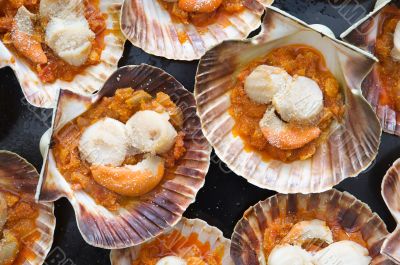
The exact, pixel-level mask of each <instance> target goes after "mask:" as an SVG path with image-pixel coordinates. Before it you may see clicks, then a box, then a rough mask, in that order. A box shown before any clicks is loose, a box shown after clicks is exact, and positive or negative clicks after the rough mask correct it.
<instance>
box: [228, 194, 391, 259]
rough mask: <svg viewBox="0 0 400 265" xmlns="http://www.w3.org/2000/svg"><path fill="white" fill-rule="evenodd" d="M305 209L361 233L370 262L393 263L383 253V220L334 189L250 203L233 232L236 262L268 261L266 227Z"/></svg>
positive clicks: (345, 228)
mask: <svg viewBox="0 0 400 265" xmlns="http://www.w3.org/2000/svg"><path fill="white" fill-rule="evenodd" d="M304 211H310V212H314V213H316V214H317V215H318V218H319V219H321V220H324V221H325V220H330V221H332V222H334V223H336V224H338V225H340V226H341V227H342V228H343V229H344V230H345V231H349V232H356V231H358V232H360V233H361V235H362V238H363V240H364V241H365V242H366V243H367V248H368V251H369V256H370V257H372V261H371V265H378V264H379V265H394V263H393V262H391V261H390V260H389V259H387V258H386V257H385V256H383V255H381V254H380V250H381V246H382V243H383V241H384V240H385V237H386V236H387V235H388V231H387V229H386V225H385V223H384V222H383V221H382V219H381V218H380V217H379V216H378V215H377V214H376V213H373V212H372V211H371V209H370V208H369V206H368V205H366V204H365V203H363V202H361V201H359V200H357V198H355V197H354V196H353V195H351V194H350V193H348V192H340V191H338V190H335V189H332V190H329V191H326V192H323V193H316V194H288V195H286V194H276V195H274V196H271V197H269V198H268V199H266V200H264V201H260V202H258V203H257V204H255V205H254V206H251V207H250V208H249V209H247V210H246V212H245V213H244V215H243V217H242V219H240V220H239V222H238V223H237V224H236V226H235V229H234V231H233V234H232V244H231V256H232V259H233V260H234V262H235V264H236V265H263V264H265V257H264V252H263V244H264V233H265V230H266V229H267V228H268V227H269V226H270V225H271V223H273V222H274V221H275V220H276V219H278V218H284V217H289V216H290V215H298V213H299V212H300V213H302V212H304ZM300 220H301V215H300ZM338 264H339V263H338ZM343 265H345V264H343Z"/></svg>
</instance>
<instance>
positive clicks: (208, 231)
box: [110, 217, 233, 265]
mask: <svg viewBox="0 0 400 265" xmlns="http://www.w3.org/2000/svg"><path fill="white" fill-rule="evenodd" d="M172 231H179V232H181V234H182V235H183V236H189V235H190V234H191V233H197V234H198V235H199V240H200V241H201V242H202V243H206V242H209V243H210V249H211V251H214V250H215V249H216V248H217V247H219V246H220V245H223V249H224V254H223V257H222V259H221V265H233V261H232V259H231V257H230V252H229V251H230V246H231V241H230V240H229V239H226V238H225V237H224V235H223V234H222V232H221V231H220V230H219V229H218V228H216V227H214V226H210V225H209V224H207V223H206V222H204V221H203V220H200V219H187V218H184V217H183V218H182V219H181V221H180V222H179V223H178V224H177V225H176V226H174V227H173V228H171V229H170V230H168V231H167V232H165V234H169V233H171V232H172ZM153 240H157V238H155V239H152V240H151V241H149V242H152V241H153ZM181 243H182V241H179V244H181ZM140 249H141V245H138V246H135V247H131V248H126V249H118V250H111V254H110V259H111V265H131V264H133V262H134V261H135V260H136V259H137V257H138V255H139V253H140Z"/></svg>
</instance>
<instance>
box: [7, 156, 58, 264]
mask: <svg viewBox="0 0 400 265" xmlns="http://www.w3.org/2000/svg"><path fill="white" fill-rule="evenodd" d="M0 172H1V174H0V183H1V184H0V190H2V191H6V192H10V193H14V194H21V193H24V194H27V195H29V196H27V199H29V198H31V199H32V201H33V200H34V199H35V198H34V196H35V189H36V185H37V183H38V180H39V173H38V172H37V171H36V169H35V168H34V166H32V165H31V164H30V163H29V162H28V161H26V160H25V159H24V158H22V157H20V156H19V155H17V154H15V153H12V152H9V151H5V150H0ZM38 206H39V216H38V217H37V219H36V230H35V232H38V233H39V234H40V237H39V238H38V239H37V240H36V242H35V244H33V246H32V248H31V249H30V250H31V251H32V254H30V253H29V255H27V256H26V257H24V260H23V262H22V263H21V264H26V265H41V264H43V262H44V260H45V258H46V256H47V254H48V253H49V251H50V248H51V245H52V243H53V235H54V229H55V226H56V218H55V216H54V206H53V204H52V203H42V202H41V203H39V204H38Z"/></svg>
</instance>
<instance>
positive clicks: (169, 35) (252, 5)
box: [121, 0, 273, 61]
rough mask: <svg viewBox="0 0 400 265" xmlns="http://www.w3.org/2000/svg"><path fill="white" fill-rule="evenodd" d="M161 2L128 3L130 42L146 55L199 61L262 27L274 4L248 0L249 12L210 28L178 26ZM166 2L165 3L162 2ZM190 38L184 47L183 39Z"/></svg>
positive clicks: (124, 20) (125, 16) (125, 23)
mask: <svg viewBox="0 0 400 265" xmlns="http://www.w3.org/2000/svg"><path fill="white" fill-rule="evenodd" d="M158 1H159V0H125V1H124V4H123V6H122V14H121V30H122V32H123V33H124V35H125V36H126V38H127V39H128V40H129V41H130V42H131V43H132V44H133V45H134V46H137V47H139V48H141V49H143V50H144V51H145V52H147V53H150V54H153V55H157V56H162V57H165V58H168V59H173V60H186V61H191V60H196V59H199V58H200V57H201V56H202V55H203V54H204V53H205V52H206V51H207V50H208V49H210V48H211V47H213V46H214V45H216V44H219V43H221V42H222V41H224V40H229V39H245V38H246V37H247V36H248V35H249V34H250V32H252V31H253V30H255V29H257V28H258V27H259V26H260V23H261V22H260V21H261V15H262V14H263V12H264V7H263V6H264V5H269V4H272V2H273V0H244V3H245V9H244V11H241V12H239V13H235V14H232V15H229V16H228V20H229V25H228V26H227V25H226V22H222V21H217V22H215V23H213V24H211V25H209V26H207V27H204V28H198V27H195V26H193V25H192V24H183V23H179V22H174V21H173V20H172V18H171V16H170V14H169V13H168V11H167V10H165V9H164V8H163V7H162V6H161V5H160V3H159V2H158ZM161 1H162V0H161ZM182 34H183V35H185V36H187V40H185V41H184V42H183V43H181V41H180V40H179V36H180V35H182Z"/></svg>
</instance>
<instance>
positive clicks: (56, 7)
mask: <svg viewBox="0 0 400 265" xmlns="http://www.w3.org/2000/svg"><path fill="white" fill-rule="evenodd" d="M84 9H85V6H84V4H83V1H82V0H40V5H39V14H40V16H41V17H42V18H43V19H44V20H46V21H48V20H50V19H51V18H54V17H57V18H61V19H66V18H75V17H79V16H83V14H84Z"/></svg>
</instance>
